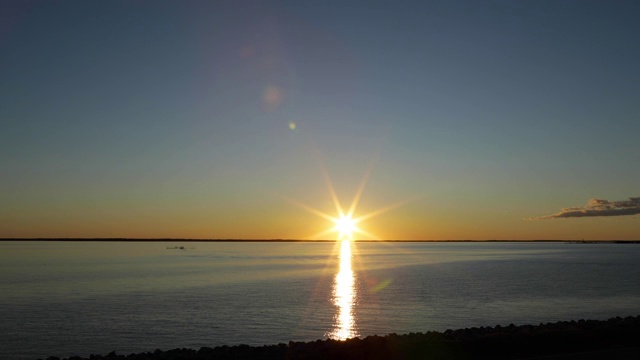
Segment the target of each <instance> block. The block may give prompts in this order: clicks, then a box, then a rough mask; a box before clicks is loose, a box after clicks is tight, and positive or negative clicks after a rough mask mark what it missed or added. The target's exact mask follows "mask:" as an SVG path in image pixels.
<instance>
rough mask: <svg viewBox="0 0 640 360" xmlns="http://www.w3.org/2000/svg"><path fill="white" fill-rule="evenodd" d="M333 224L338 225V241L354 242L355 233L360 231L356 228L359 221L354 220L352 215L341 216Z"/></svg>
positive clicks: (336, 227) (336, 228)
mask: <svg viewBox="0 0 640 360" xmlns="http://www.w3.org/2000/svg"><path fill="white" fill-rule="evenodd" d="M333 222H334V223H335V224H336V226H335V227H334V230H335V231H336V232H337V233H338V240H353V233H354V232H359V231H360V230H359V229H358V227H357V226H356V224H357V223H358V221H357V219H353V218H352V217H351V215H341V216H340V217H338V218H335V219H334V220H333Z"/></svg>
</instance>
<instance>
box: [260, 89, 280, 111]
mask: <svg viewBox="0 0 640 360" xmlns="http://www.w3.org/2000/svg"><path fill="white" fill-rule="evenodd" d="M282 99H283V94H282V90H281V89H280V88H278V87H277V86H267V88H266V89H265V90H264V93H263V94H262V101H263V102H264V105H265V107H266V109H267V111H274V110H276V109H277V108H278V106H280V103H282Z"/></svg>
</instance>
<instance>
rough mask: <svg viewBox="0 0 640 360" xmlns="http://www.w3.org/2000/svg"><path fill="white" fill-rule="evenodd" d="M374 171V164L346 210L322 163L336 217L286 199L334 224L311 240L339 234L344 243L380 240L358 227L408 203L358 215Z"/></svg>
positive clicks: (396, 204) (403, 202) (338, 237)
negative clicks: (362, 198) (361, 200)
mask: <svg viewBox="0 0 640 360" xmlns="http://www.w3.org/2000/svg"><path fill="white" fill-rule="evenodd" d="M372 169H373V162H371V164H369V167H368V169H367V171H366V172H365V174H364V177H363V178H362V180H361V181H360V184H359V185H358V188H357V190H356V193H355V196H354V197H353V200H352V201H351V204H350V206H349V207H348V208H345V207H343V206H342V204H341V203H340V200H339V199H338V195H337V194H336V191H335V189H334V188H333V182H332V181H331V178H330V177H329V173H328V171H327V170H326V168H325V167H324V166H323V164H322V163H321V170H322V175H323V177H324V180H325V184H326V185H327V188H328V190H329V195H330V197H331V201H332V202H333V206H334V207H335V213H334V214H335V215H333V214H329V213H326V212H323V211H320V210H318V209H316V208H313V207H311V206H309V205H305V204H303V203H301V202H299V201H296V200H294V199H291V198H287V197H285V199H286V200H287V201H289V202H291V203H292V204H294V205H296V206H299V207H301V208H303V209H304V210H307V211H309V212H310V213H313V214H315V215H317V216H319V217H321V218H323V219H325V220H327V221H329V222H330V223H332V224H333V227H329V228H327V229H325V230H324V231H321V232H319V233H317V234H315V235H312V236H310V237H309V238H312V239H327V238H326V236H328V235H332V234H337V238H336V240H342V241H357V239H355V238H354V236H358V237H361V239H375V240H379V239H378V237H377V236H376V235H374V234H372V233H370V232H368V231H366V230H364V229H363V228H362V227H361V226H358V225H359V224H360V223H363V222H365V221H366V220H368V219H370V218H372V217H374V216H378V215H380V214H382V213H385V212H387V211H389V210H391V209H394V208H396V207H399V206H402V205H403V204H405V203H407V202H408V201H401V202H398V203H395V204H392V205H389V206H386V207H383V208H379V209H377V210H374V211H371V212H369V213H366V214H364V215H356V208H357V207H358V204H359V202H360V198H361V197H362V193H363V191H364V188H365V186H366V184H367V181H368V180H369V176H370V175H371V171H372Z"/></svg>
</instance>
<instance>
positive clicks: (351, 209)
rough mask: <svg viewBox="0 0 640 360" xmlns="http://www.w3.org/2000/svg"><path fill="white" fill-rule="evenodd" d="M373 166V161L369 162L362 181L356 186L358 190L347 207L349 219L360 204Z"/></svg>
mask: <svg viewBox="0 0 640 360" xmlns="http://www.w3.org/2000/svg"><path fill="white" fill-rule="evenodd" d="M373 165H374V160H371V162H370V163H369V167H368V168H367V171H366V172H365V173H364V176H363V177H362V180H360V184H358V190H357V191H356V195H355V196H354V198H353V201H352V202H351V206H349V212H348V213H347V215H348V216H349V217H353V214H354V212H355V211H356V208H357V207H358V204H359V203H360V198H361V197H362V193H363V192H364V188H365V187H366V186H367V183H368V182H369V177H370V176H371V172H373Z"/></svg>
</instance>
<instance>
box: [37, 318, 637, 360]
mask: <svg viewBox="0 0 640 360" xmlns="http://www.w3.org/2000/svg"><path fill="white" fill-rule="evenodd" d="M638 339H640V316H635V317H626V318H620V317H617V318H613V319H609V320H604V321H596V320H580V321H563V322H557V323H548V324H540V325H538V326H533V325H522V326H515V325H513V324H512V325H509V326H496V327H480V328H470V329H469V328H465V329H459V330H447V331H445V332H427V333H411V334H405V335H397V334H389V335H386V336H375V335H374V336H367V337H365V338H362V339H360V338H353V339H349V340H345V341H338V340H317V341H312V342H293V341H291V342H289V343H288V344H278V345H265V346H249V345H237V346H218V347H215V348H210V347H202V348H200V349H199V350H193V349H185V348H183V349H174V350H168V351H162V350H155V351H153V352H146V353H139V354H129V355H121V354H116V353H115V352H112V353H110V354H107V355H105V356H102V355H91V356H90V357H88V358H83V357H79V356H73V357H70V358H67V359H66V360H214V359H264V360H276V359H291V360H295V359H317V360H321V359H374V360H376V359H426V360H429V359H440V360H449V359H451V360H453V359H456V360H460V359H462V360H464V359H530V360H531V359H539V360H542V359H551V360H573V359H622V360H627V359H638V358H640V346H639V343H638ZM47 360H60V359H59V358H57V357H49V358H48V359H47Z"/></svg>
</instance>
